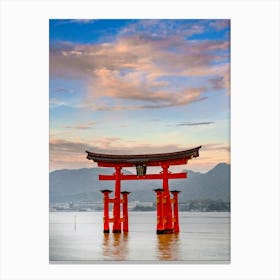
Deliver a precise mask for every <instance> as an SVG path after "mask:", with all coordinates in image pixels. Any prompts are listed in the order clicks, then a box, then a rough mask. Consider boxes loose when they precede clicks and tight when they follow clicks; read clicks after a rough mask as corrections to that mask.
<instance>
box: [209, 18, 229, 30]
mask: <svg viewBox="0 0 280 280" xmlns="http://www.w3.org/2000/svg"><path fill="white" fill-rule="evenodd" d="M209 25H210V26H211V27H213V28H214V29H216V30H217V31H221V30H224V29H227V28H229V26H230V20H229V19H225V20H223V19H219V20H215V21H212V22H210V24H209Z"/></svg>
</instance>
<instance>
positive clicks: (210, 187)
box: [49, 163, 230, 202]
mask: <svg viewBox="0 0 280 280" xmlns="http://www.w3.org/2000/svg"><path fill="white" fill-rule="evenodd" d="M113 172H114V170H113V169H110V168H83V169H75V170H68V169H63V170H56V171H53V172H51V173H50V175H49V179H50V186H49V193H50V202H66V201H68V202H69V201H91V202H97V201H102V195H101V193H100V190H101V189H105V188H106V189H111V190H113V189H114V181H99V180H98V175H99V174H112V173H113ZM123 172H124V173H125V174H132V173H131V172H129V171H127V170H123ZM187 172H188V178H187V179H178V180H170V181H169V186H170V190H174V189H176V190H180V191H181V193H180V195H179V199H180V202H187V201H190V200H197V199H212V200H217V199H221V200H223V201H227V202H228V201H230V165H229V164H226V163H220V164H218V165H216V166H215V167H214V168H213V169H211V170H209V171H208V172H207V173H199V172H193V171H190V170H187ZM161 186H162V182H161V181H160V180H139V181H122V190H127V191H130V192H131V194H130V195H129V200H130V201H132V200H139V201H147V202H153V201H155V194H154V192H153V189H155V188H160V187H161Z"/></svg>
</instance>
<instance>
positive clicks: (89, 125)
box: [64, 122, 96, 130]
mask: <svg viewBox="0 0 280 280" xmlns="http://www.w3.org/2000/svg"><path fill="white" fill-rule="evenodd" d="M95 124H96V122H88V123H83V124H78V125H67V126H64V128H67V129H68V128H69V129H78V130H86V129H92V126H93V125H95Z"/></svg>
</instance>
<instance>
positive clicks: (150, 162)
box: [86, 146, 201, 234]
mask: <svg viewBox="0 0 280 280" xmlns="http://www.w3.org/2000/svg"><path fill="white" fill-rule="evenodd" d="M200 148H201V146H199V147H196V148H193V149H189V150H184V151H180V152H173V153H162V154H145V155H109V154H100V153H92V152H89V151H86V153H87V154H88V155H87V159H89V160H93V161H94V162H97V164H98V166H99V167H113V168H115V173H113V175H99V180H115V192H114V198H109V194H110V193H111V191H110V190H102V193H103V196H104V230H103V232H104V233H109V232H110V228H109V223H113V233H120V232H121V231H122V230H123V231H124V232H128V195H129V192H121V181H122V180H153V179H162V180H163V185H162V189H155V190H154V191H155V192H156V196H157V234H165V233H174V232H179V230H180V229H179V211H178V193H179V191H175V190H174V191H171V193H172V195H173V198H171V197H170V191H169V186H168V180H169V179H185V178H187V173H186V172H182V173H171V172H170V171H168V168H169V167H170V166H171V165H182V164H187V163H188V160H189V159H192V158H193V157H198V156H199V149H200ZM148 166H160V167H161V168H162V171H161V172H160V173H159V174H146V171H147V167H148ZM123 167H136V171H137V175H133V174H129V175H125V174H123V173H122V172H121V170H122V168H123ZM121 195H122V197H121ZM109 203H113V218H109ZM121 204H122V210H123V211H122V212H123V215H122V217H121ZM172 204H173V207H172ZM172 208H173V209H172ZM172 210H173V211H172ZM122 224H123V227H122Z"/></svg>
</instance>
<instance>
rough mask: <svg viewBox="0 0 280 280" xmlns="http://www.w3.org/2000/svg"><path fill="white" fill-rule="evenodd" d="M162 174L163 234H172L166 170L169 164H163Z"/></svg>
mask: <svg viewBox="0 0 280 280" xmlns="http://www.w3.org/2000/svg"><path fill="white" fill-rule="evenodd" d="M161 167H162V173H163V189H164V191H165V192H164V199H163V211H164V213H163V216H164V231H165V233H172V232H173V224H172V205H171V200H170V192H169V186H168V168H169V164H163V165H162V166H161Z"/></svg>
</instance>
